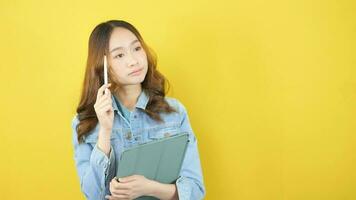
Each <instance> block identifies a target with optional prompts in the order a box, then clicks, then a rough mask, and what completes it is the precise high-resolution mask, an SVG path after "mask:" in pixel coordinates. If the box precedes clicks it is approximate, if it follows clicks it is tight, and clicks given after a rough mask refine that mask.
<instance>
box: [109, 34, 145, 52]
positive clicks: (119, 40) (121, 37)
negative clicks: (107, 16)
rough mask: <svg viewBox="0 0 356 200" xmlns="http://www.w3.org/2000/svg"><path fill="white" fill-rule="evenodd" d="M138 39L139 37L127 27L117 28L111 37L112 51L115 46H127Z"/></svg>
mask: <svg viewBox="0 0 356 200" xmlns="http://www.w3.org/2000/svg"><path fill="white" fill-rule="evenodd" d="M137 40H138V39H137V37H136V36H135V34H133V33H132V32H131V31H129V30H127V29H125V28H115V29H114V30H113V32H112V34H111V37H110V42H109V49H110V51H111V50H113V49H114V48H115V49H118V48H121V47H122V48H127V47H129V46H130V45H132V44H133V43H134V42H137Z"/></svg>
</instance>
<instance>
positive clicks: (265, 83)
mask: <svg viewBox="0 0 356 200" xmlns="http://www.w3.org/2000/svg"><path fill="white" fill-rule="evenodd" d="M355 10H356V3H355V1H353V0H334V1H325V0H319V1H317V0H299V1H297V0H296V1H284V0H270V1H262V0H251V1H243V0H235V1H233V0H231V1H207V0H199V1H198V0H197V1H191V0H180V1H176V2H171V1H164V0H161V1H83V0H78V1H70V0H63V1H26V0H19V1H10V0H9V1H4V0H2V1H1V2H0V30H1V31H0V56H1V62H0V66H1V68H0V80H1V84H0V93H1V98H0V101H1V105H0V123H1V127H0V134H1V135H0V136H1V138H0V155H1V158H0V199H6V200H9V199H61V200H62V199H84V197H83V195H82V194H81V192H80V188H79V181H78V177H77V174H76V169H75V166H74V161H73V149H72V143H71V133H72V132H71V127H70V125H71V120H72V117H73V115H74V113H75V109H76V106H77V103H78V101H79V95H80V90H81V84H82V81H83V75H84V67H85V61H86V56H87V48H88V46H87V43H88V38H89V34H90V32H91V31H92V29H93V28H94V27H95V25H97V24H98V23H100V22H102V21H106V20H109V19H124V20H127V21H129V22H131V23H132V24H134V25H135V26H136V27H137V28H138V29H139V31H140V32H141V34H142V35H143V38H144V39H145V40H146V42H147V43H148V44H149V45H150V46H151V47H152V48H153V49H154V50H155V51H156V53H157V54H158V66H159V69H160V70H161V71H162V72H163V73H164V74H165V75H166V76H167V78H168V79H169V80H170V82H171V84H172V90H171V91H170V93H169V95H170V96H173V97H176V98H178V99H180V100H181V101H182V102H183V103H184V104H185V106H186V107H187V109H188V112H189V116H190V119H191V123H192V126H193V129H194V130H195V134H196V136H197V137H198V140H199V150H200V154H201V161H202V166H203V172H204V178H205V185H206V189H207V196H206V199H208V200H210V199H240V200H262V199H263V200H269V199H270V200H287V199H288V200H309V199H310V200H315V199H323V200H329V199H330V200H331V199H332V200H340V199H342V200H351V199H356V170H355V169H356V136H355V131H356V122H355V120H356V107H355V105H356V79H355V75H356V69H355V64H356V51H355V50H356V14H355Z"/></svg>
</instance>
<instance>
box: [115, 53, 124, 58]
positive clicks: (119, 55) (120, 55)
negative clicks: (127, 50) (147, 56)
mask: <svg viewBox="0 0 356 200" xmlns="http://www.w3.org/2000/svg"><path fill="white" fill-rule="evenodd" d="M122 56H124V54H122V53H120V54H118V55H116V56H115V58H117V57H120V58H122Z"/></svg>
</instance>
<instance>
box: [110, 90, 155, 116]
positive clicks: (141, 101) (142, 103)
mask: <svg viewBox="0 0 356 200" xmlns="http://www.w3.org/2000/svg"><path fill="white" fill-rule="evenodd" d="M111 99H112V107H113V109H114V111H115V110H116V112H120V110H119V105H117V103H116V100H115V96H114V95H111ZM148 100H149V96H148V95H147V93H146V91H145V90H142V92H141V94H140V96H139V97H138V100H137V103H136V106H135V107H136V108H141V109H143V110H144V109H146V106H147V103H148Z"/></svg>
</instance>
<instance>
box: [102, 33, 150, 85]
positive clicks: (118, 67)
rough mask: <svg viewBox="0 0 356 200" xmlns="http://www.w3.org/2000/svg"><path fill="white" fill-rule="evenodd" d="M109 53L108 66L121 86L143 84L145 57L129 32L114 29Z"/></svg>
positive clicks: (145, 71) (135, 38) (138, 42)
mask: <svg viewBox="0 0 356 200" xmlns="http://www.w3.org/2000/svg"><path fill="white" fill-rule="evenodd" d="M109 52H110V55H109V56H108V63H109V66H110V67H111V69H112V71H113V72H114V75H115V77H116V80H117V81H118V82H119V84H120V85H121V86H125V85H136V84H140V83H142V82H143V80H144V79H145V76H146V73H147V68H148V64H147V56H146V52H145V50H144V49H143V48H142V46H141V43H140V41H139V40H138V39H137V37H136V36H135V35H134V34H133V33H132V32H131V31H129V30H127V29H125V28H121V27H119V28H115V29H114V30H113V32H112V34H111V37H110V41H109Z"/></svg>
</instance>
